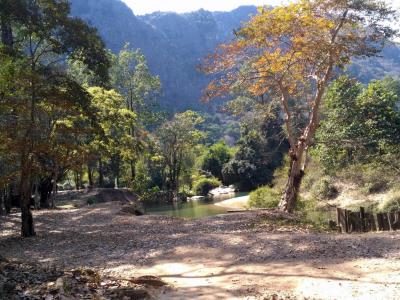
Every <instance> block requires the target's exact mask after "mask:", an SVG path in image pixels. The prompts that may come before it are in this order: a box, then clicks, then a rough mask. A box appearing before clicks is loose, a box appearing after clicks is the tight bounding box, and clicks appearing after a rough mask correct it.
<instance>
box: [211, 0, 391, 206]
mask: <svg viewBox="0 0 400 300" xmlns="http://www.w3.org/2000/svg"><path fill="white" fill-rule="evenodd" d="M393 15H394V12H393V10H391V9H390V8H388V7H387V6H386V4H385V2H384V1H380V0H361V1H360V0H328V1H326V0H299V1H297V2H295V3H291V4H288V5H285V6H280V7H277V8H275V9H267V8H261V9H260V13H259V14H258V15H256V16H255V17H253V18H252V19H251V20H250V21H249V22H248V23H247V24H245V25H244V26H243V28H242V29H240V30H239V31H238V32H237V39H236V40H235V41H233V42H232V43H230V44H227V45H222V46H221V47H220V48H219V50H218V51H217V52H216V53H215V54H214V55H211V56H210V57H209V60H208V62H207V63H206V66H205V71H207V72H209V73H214V74H220V76H218V78H217V79H216V80H214V81H212V82H211V83H210V85H209V87H208V89H207V98H210V97H219V96H222V95H226V94H227V93H229V92H230V91H231V89H232V87H234V86H238V85H239V86H241V87H242V88H247V90H248V91H250V92H251V93H252V94H253V95H254V96H259V97H266V98H267V99H271V100H276V101H279V103H280V105H281V108H282V111H283V112H284V114H285V127H286V133H287V137H288V140H289V143H290V150H289V156H290V171H289V176H288V181H287V185H286V189H285V192H284V195H283V196H282V199H281V202H280V205H279V207H280V208H281V209H282V210H284V211H288V212H292V211H293V209H294V207H295V204H296V200H297V196H298V193H299V188H300V185H301V182H302V179H303V176H304V173H305V170H306V167H307V161H308V160H307V151H308V148H309V147H310V145H311V144H312V142H313V139H314V135H315V131H316V129H317V127H318V123H319V111H320V107H321V103H322V101H323V96H324V93H325V89H326V87H327V85H328V84H329V82H330V80H331V79H332V77H333V76H334V74H335V72H336V71H337V70H338V68H340V67H344V66H345V65H347V64H349V62H350V59H351V58H352V57H357V56H358V57H360V56H373V55H376V54H377V53H379V52H380V50H381V49H382V47H383V46H384V44H385V42H386V41H387V39H388V38H391V37H393V36H394V35H395V31H394V30H392V29H391V28H390V23H389V21H390V20H392V18H393ZM298 111H302V114H303V116H304V118H305V119H306V123H305V126H303V127H302V128H300V130H299V131H296V125H297V124H296V122H294V119H295V116H294V113H295V112H298ZM297 132H299V133H298V134H297Z"/></svg>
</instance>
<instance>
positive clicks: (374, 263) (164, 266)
mask: <svg viewBox="0 0 400 300" xmlns="http://www.w3.org/2000/svg"><path fill="white" fill-rule="evenodd" d="M120 209H121V204H120V203H118V202H111V203H103V204H99V205H94V206H90V207H83V208H80V209H71V210H56V211H40V212H35V214H34V217H35V221H36V230H37V236H36V237H34V238H30V239H21V238H20V237H19V219H18V215H11V216H8V217H6V218H0V221H1V224H0V229H1V231H0V255H3V256H4V257H6V258H8V259H18V260H22V261H23V260H34V261H38V262H40V263H43V264H55V265H57V266H59V267H61V268H73V267H79V266H87V267H90V268H95V269H97V270H99V271H100V272H101V273H102V274H104V275H113V276H117V277H125V278H126V277H130V276H140V275H156V276H160V277H161V278H162V279H163V280H165V281H166V282H168V283H170V284H171V285H172V286H173V289H172V290H171V291H169V292H167V293H165V294H162V295H159V297H158V299H386V300H387V299H399V295H400V233H398V232H389V233H368V234H362V235H358V234H354V235H339V234H335V233H315V232H311V231H309V230H302V229H301V230H300V229H299V228H296V227H279V226H276V225H271V223H266V222H264V221H263V220H264V219H265V218H266V217H269V218H271V217H272V218H273V217H274V215H273V214H274V213H269V212H257V213H254V212H253V213H251V212H246V213H240V214H227V215H221V216H216V217H209V218H204V219H201V220H182V219H176V218H171V217H165V216H142V217H136V216H131V215H126V214H122V213H120ZM274 294H277V295H279V296H278V297H275V296H273V295H274Z"/></svg>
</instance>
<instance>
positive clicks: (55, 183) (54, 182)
mask: <svg viewBox="0 0 400 300" xmlns="http://www.w3.org/2000/svg"><path fill="white" fill-rule="evenodd" d="M57 180H58V167H57V165H56V167H55V169H54V177H53V180H52V183H53V186H52V194H51V208H55V207H56V205H55V202H56V197H57Z"/></svg>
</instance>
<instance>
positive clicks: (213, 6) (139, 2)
mask: <svg viewBox="0 0 400 300" xmlns="http://www.w3.org/2000/svg"><path fill="white" fill-rule="evenodd" d="M122 1H123V2H125V3H126V4H128V6H129V7H130V8H131V9H132V10H133V12H134V14H135V15H144V14H148V13H152V12H155V11H173V12H178V13H183V12H190V11H196V10H199V9H200V8H203V9H205V10H210V11H230V10H233V9H235V8H237V7H239V6H241V5H256V6H261V5H279V4H282V3H283V2H287V1H285V0H122Z"/></svg>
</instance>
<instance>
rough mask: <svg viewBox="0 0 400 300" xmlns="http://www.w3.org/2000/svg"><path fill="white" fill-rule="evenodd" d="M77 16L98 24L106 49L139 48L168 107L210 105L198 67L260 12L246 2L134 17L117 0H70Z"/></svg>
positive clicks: (202, 108)
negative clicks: (204, 99)
mask: <svg viewBox="0 0 400 300" xmlns="http://www.w3.org/2000/svg"><path fill="white" fill-rule="evenodd" d="M70 2H71V4H72V5H71V13H72V15H73V16H77V17H80V18H82V19H84V20H86V21H87V22H88V23H89V24H91V25H92V26H95V27H97V28H98V30H99V32H100V35H101V36H102V37H103V39H104V41H105V42H106V45H107V47H109V48H110V49H111V50H112V51H114V52H118V51H119V50H120V49H121V48H122V47H123V46H124V45H125V43H127V42H128V43H129V44H130V46H131V47H133V48H140V49H141V50H142V51H143V53H144V54H145V56H146V57H147V60H148V64H149V66H150V69H151V71H152V72H153V74H157V75H159V76H160V78H161V82H162V86H163V96H162V99H161V102H162V105H163V106H167V107H168V108H169V110H172V111H174V110H176V111H182V110H186V109H200V110H204V109H207V106H205V105H204V104H202V103H200V102H199V98H200V96H201V91H202V89H203V88H204V87H205V86H206V84H207V82H208V79H207V78H206V76H205V75H204V74H202V73H200V72H199V71H198V70H197V66H199V65H200V64H201V62H202V59H203V58H204V57H205V56H206V55H207V54H209V53H211V52H212V51H213V50H214V49H215V47H216V46H217V45H218V44H220V43H221V42H224V41H227V40H229V39H232V38H233V31H234V29H236V28H238V27H240V24H241V23H242V22H243V21H246V20H248V19H249V18H250V15H252V14H255V13H256V12H257V10H256V7H254V6H243V7H240V8H238V9H236V10H234V11H231V12H209V11H205V10H199V11H197V12H193V13H186V14H176V13H153V14H149V15H145V16H135V15H134V13H133V12H132V11H131V9H130V8H129V7H128V6H126V5H125V4H124V3H123V2H121V1H119V0H71V1H70Z"/></svg>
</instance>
